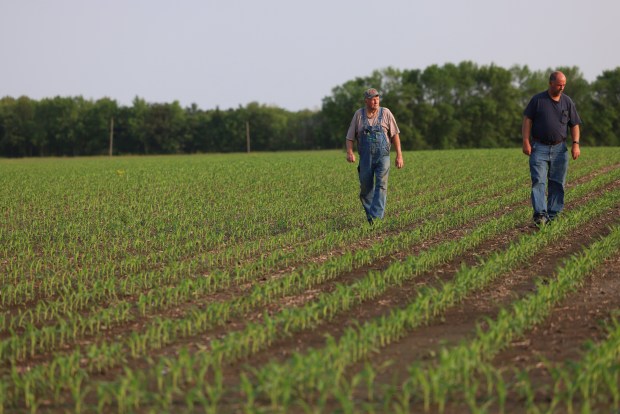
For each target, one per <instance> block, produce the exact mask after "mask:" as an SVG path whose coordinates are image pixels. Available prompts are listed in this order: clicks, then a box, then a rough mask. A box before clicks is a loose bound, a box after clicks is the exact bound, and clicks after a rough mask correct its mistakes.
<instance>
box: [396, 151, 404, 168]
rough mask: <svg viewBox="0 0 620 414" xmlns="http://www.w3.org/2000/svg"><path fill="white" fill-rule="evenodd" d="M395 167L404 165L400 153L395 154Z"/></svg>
mask: <svg viewBox="0 0 620 414" xmlns="http://www.w3.org/2000/svg"><path fill="white" fill-rule="evenodd" d="M395 164H396V168H398V169H401V168H403V167H404V166H405V162H404V161H403V156H402V154H399V155H397V156H396V163H395Z"/></svg>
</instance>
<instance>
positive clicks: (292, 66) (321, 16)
mask: <svg viewBox="0 0 620 414" xmlns="http://www.w3.org/2000/svg"><path fill="white" fill-rule="evenodd" d="M618 16H620V1H618V0H587V1H585V0H581V1H580V0H564V1H561V2H560V1H556V2H552V1H547V0H518V1H517V0H381V1H370V0H356V1H352V0H313V1H303V2H302V1H295V0H220V1H213V0H174V1H173V0H167V1H165V0H0V97H3V96H12V97H19V96H23V95H25V96H28V97H29V98H32V99H36V100H40V99H43V98H51V97H54V96H63V97H67V96H82V97H84V98H85V99H92V100H98V99H101V98H104V97H107V98H111V99H114V100H116V101H117V102H118V104H119V105H122V106H131V105H132V102H133V100H134V99H135V98H136V97H138V98H141V99H144V100H145V101H147V102H149V103H172V102H174V101H178V102H179V103H180V105H181V106H183V107H189V106H191V105H192V104H196V105H197V106H198V107H199V108H200V109H204V110H209V109H215V108H216V107H219V108H220V109H228V108H233V109H235V108H239V107H240V106H245V105H247V104H248V103H251V102H258V103H259V104H264V105H273V106H277V107H280V108H284V109H287V110H289V111H299V110H304V109H310V110H318V109H320V108H321V104H322V101H323V99H324V98H325V97H328V96H331V94H332V90H333V88H335V87H337V86H340V85H342V84H344V83H345V82H347V81H350V80H353V79H355V78H358V77H366V76H370V75H371V74H372V72H373V71H375V70H381V69H385V68H387V67H392V68H395V69H400V70H410V69H420V70H424V69H425V68H427V67H428V66H431V65H439V66H442V65H444V64H446V63H454V64H458V63H460V62H462V61H472V62H474V63H476V64H478V65H480V66H483V65H484V66H486V65H491V64H494V65H497V66H500V67H504V68H506V69H508V68H510V67H511V66H513V65H520V66H524V65H527V66H528V67H529V68H530V69H531V70H547V69H550V68H556V67H559V66H577V67H578V68H579V69H580V70H581V72H582V73H583V75H584V77H585V79H586V80H588V81H590V82H591V81H594V80H595V79H596V77H597V76H599V75H601V74H602V73H603V71H605V70H612V69H615V68H617V67H619V66H620V24H618V23H617V18H618ZM568 82H570V79H568ZM368 86H369V87H370V86H373V85H368ZM361 100H362V99H361V97H360V102H361Z"/></svg>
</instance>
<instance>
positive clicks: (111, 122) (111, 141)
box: [110, 117, 114, 157]
mask: <svg viewBox="0 0 620 414" xmlns="http://www.w3.org/2000/svg"><path fill="white" fill-rule="evenodd" d="M113 149H114V117H111V118H110V157H111V156H112V150H113Z"/></svg>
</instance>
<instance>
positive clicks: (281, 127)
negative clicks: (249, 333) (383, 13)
mask: <svg viewBox="0 0 620 414" xmlns="http://www.w3.org/2000/svg"><path fill="white" fill-rule="evenodd" d="M555 69H558V70H561V71H562V72H564V73H565V74H566V76H567V79H568V82H567V86H566V89H565V93H566V94H567V95H569V96H570V97H571V98H572V99H573V100H574V101H575V103H576V105H577V109H578V111H579V114H580V116H581V118H582V120H583V125H582V134H581V139H582V141H583V143H584V144H585V145H597V146H618V145H620V136H619V135H618V132H617V131H619V128H620V67H618V68H616V69H614V70H608V71H604V72H603V73H602V74H601V75H599V76H598V77H597V78H596V80H594V81H593V82H588V81H587V80H585V79H584V77H583V74H582V73H581V72H580V70H579V69H578V68H577V67H560V68H555ZM550 72H551V69H549V70H547V71H533V70H530V69H529V68H528V67H527V66H518V65H515V66H513V67H511V68H509V69H506V68H502V67H499V66H496V65H487V66H479V65H477V64H475V63H473V62H469V61H464V62H461V63H459V64H451V63H449V64H445V65H443V66H439V65H432V66H429V67H427V68H426V69H424V70H419V69H412V70H399V69H394V68H386V69H382V70H376V71H374V72H373V73H372V74H371V75H370V76H367V77H358V78H355V79H353V80H350V81H347V82H345V83H344V84H343V85H340V86H337V87H335V88H333V90H332V94H331V95H330V96H327V97H325V98H324V99H323V102H322V106H321V109H320V110H315V111H312V110H303V111H296V112H291V111H288V110H285V109H282V108H279V107H276V106H268V105H264V104H260V103H257V102H252V103H250V104H247V105H246V106H240V107H238V108H231V109H227V110H222V109H220V108H215V109H207V110H204V109H201V108H198V106H197V105H195V104H192V105H191V106H189V107H185V108H183V107H181V105H180V104H179V102H177V101H175V102H172V103H148V102H146V101H145V100H144V99H141V98H139V97H136V98H135V99H134V100H133V102H132V105H131V106H122V105H119V104H118V103H117V102H116V101H115V100H113V99H110V98H103V99H99V100H96V101H93V100H88V99H84V98H82V97H60V96H57V97H53V98H45V99H41V100H38V101H37V100H33V99H30V98H28V97H26V96H21V97H18V98H13V97H8V96H7V97H4V98H2V99H0V156H3V157H34V156H78V155H80V156H81V155H105V154H108V153H109V151H110V139H111V138H113V140H112V141H113V146H112V150H113V153H114V154H181V153H208V152H242V151H246V150H248V140H247V138H248V135H249V137H250V139H249V142H250V149H251V150H252V151H279V150H305V149H333V148H343V146H344V136H345V134H346V130H347V128H348V126H349V123H350V121H351V117H352V115H353V112H354V111H355V110H357V109H358V108H360V107H361V106H362V105H363V99H362V94H363V91H364V90H365V89H367V88H369V87H375V88H377V89H379V90H380V91H381V92H382V102H381V105H382V106H386V107H388V108H390V109H391V110H392V112H393V113H394V115H395V117H396V120H397V122H398V126H399V127H400V129H401V144H402V147H403V149H404V150H414V149H450V148H498V147H511V146H520V145H521V121H522V112H523V109H524V108H525V106H526V105H527V102H528V101H529V99H530V98H531V97H532V96H533V95H534V94H535V93H537V92H541V91H543V90H545V89H546V88H547V85H548V76H549V73H550ZM248 132H249V134H248Z"/></svg>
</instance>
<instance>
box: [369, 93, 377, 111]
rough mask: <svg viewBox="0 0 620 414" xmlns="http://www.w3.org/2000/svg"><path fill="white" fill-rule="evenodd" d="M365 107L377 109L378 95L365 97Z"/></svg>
mask: <svg viewBox="0 0 620 414" xmlns="http://www.w3.org/2000/svg"><path fill="white" fill-rule="evenodd" d="M366 108H368V109H371V110H375V109H379V97H378V96H374V97H372V98H366Z"/></svg>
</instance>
